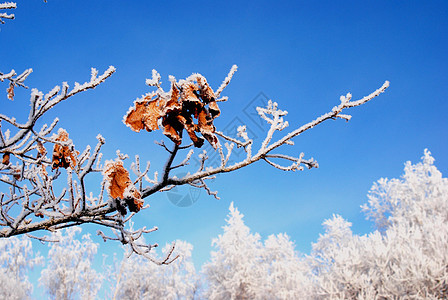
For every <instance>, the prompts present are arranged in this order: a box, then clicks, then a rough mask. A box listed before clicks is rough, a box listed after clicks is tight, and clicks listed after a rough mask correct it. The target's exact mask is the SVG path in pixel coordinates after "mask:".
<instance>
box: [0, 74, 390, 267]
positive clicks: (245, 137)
mask: <svg viewBox="0 0 448 300" xmlns="http://www.w3.org/2000/svg"><path fill="white" fill-rule="evenodd" d="M236 69H237V67H236V66H233V67H232V68H231V70H230V72H229V74H228V75H227V77H226V78H225V79H224V81H223V83H222V84H221V86H220V87H219V88H218V89H217V90H216V92H214V90H213V89H212V88H211V87H210V85H209V84H208V82H207V80H206V78H205V77H204V76H203V75H201V74H197V73H194V74H192V75H191V76H189V77H187V78H186V79H181V80H176V79H175V78H174V77H173V76H170V77H169V81H170V90H169V91H168V92H166V91H164V90H163V86H162V82H161V76H160V74H159V73H157V71H155V70H153V71H152V74H151V75H152V76H151V79H148V80H146V83H147V85H149V86H150V87H153V88H154V89H155V91H153V92H150V93H148V94H146V95H144V96H143V97H142V98H140V99H137V100H136V101H134V103H133V106H131V107H130V109H129V111H128V112H127V113H126V115H125V116H124V118H123V122H124V123H125V124H126V125H127V126H129V127H130V128H131V129H132V130H134V131H141V130H146V131H154V130H157V129H159V126H161V127H163V134H164V135H165V136H166V137H168V139H169V140H170V141H171V142H172V143H173V145H172V147H171V146H169V145H166V144H165V142H164V141H162V142H160V143H158V144H159V145H160V146H161V147H162V148H163V149H164V150H166V151H167V155H168V157H167V160H166V163H165V165H164V167H163V168H162V169H161V170H157V171H155V172H154V175H153V176H152V179H151V178H150V176H149V172H150V167H151V164H150V163H149V162H147V163H146V167H145V168H144V169H142V164H141V162H140V158H139V156H138V155H137V156H136V157H135V161H134V162H133V163H132V164H131V166H130V169H131V170H132V172H133V178H131V174H130V172H129V171H128V170H127V169H126V167H125V166H126V160H127V159H128V156H127V155H125V154H122V153H120V152H119V151H117V157H116V159H114V160H106V161H105V162H104V163H102V162H101V161H102V153H101V148H102V146H103V145H104V144H105V139H104V138H103V137H102V136H101V135H98V136H97V140H98V142H97V144H96V146H95V147H90V146H87V147H86V148H85V149H84V150H82V151H79V150H78V149H77V148H76V147H75V144H74V142H73V141H72V140H71V139H70V138H69V133H68V132H67V131H66V130H64V129H62V128H59V129H58V130H57V132H55V131H56V127H57V123H58V119H55V120H54V121H53V122H52V123H51V124H50V125H47V124H43V125H38V123H39V121H40V119H41V118H42V117H43V116H44V115H45V114H46V113H47V112H48V111H49V110H51V109H52V108H54V107H55V106H56V105H57V104H59V103H61V102H62V101H64V100H66V99H68V98H70V97H72V96H74V95H76V94H78V93H80V92H83V91H86V90H88V89H93V88H95V87H96V86H98V85H99V84H100V83H102V82H104V81H105V80H106V79H107V78H108V77H109V76H111V75H112V74H113V73H114V72H115V68H114V67H109V68H108V69H107V70H106V71H105V72H104V73H103V74H101V75H99V73H98V71H97V70H96V69H92V71H91V78H90V80H89V81H87V82H85V83H84V84H78V83H75V84H74V86H73V87H72V88H70V87H69V85H68V84H67V83H65V82H64V83H63V84H62V85H61V86H56V87H55V88H53V89H52V90H51V91H49V92H48V93H46V94H44V93H42V92H40V91H39V90H37V89H32V91H31V98H30V111H29V114H28V119H27V120H26V121H25V122H23V123H20V122H19V121H17V120H16V119H15V118H14V117H13V116H6V115H4V114H0V155H1V163H0V186H1V187H2V190H1V192H0V226H1V229H0V237H11V236H15V235H21V234H27V235H30V234H31V233H33V232H35V231H41V230H47V231H51V232H52V231H57V230H60V229H63V228H68V227H74V226H78V225H81V224H85V223H92V224H96V225H98V226H100V227H103V228H106V229H109V230H110V232H109V233H105V232H103V231H98V234H99V235H100V236H101V237H102V238H103V239H104V240H115V241H119V242H121V243H123V244H126V245H128V246H129V249H130V250H131V253H137V254H139V255H142V256H144V257H147V258H148V259H150V260H152V261H153V262H155V263H157V264H168V263H170V262H172V261H173V260H174V259H176V258H177V256H176V255H172V254H173V251H174V250H173V249H174V245H173V246H172V248H171V250H170V251H167V256H166V257H164V258H162V259H155V258H154V257H153V255H151V254H150V251H151V249H152V248H154V247H156V246H157V244H156V243H146V242H143V241H144V240H145V239H142V235H144V234H148V233H151V232H153V231H154V230H157V228H152V229H146V228H145V227H143V228H140V229H133V226H132V222H131V220H132V217H133V216H134V215H135V214H137V213H139V212H140V211H141V210H144V209H146V208H147V207H148V205H147V204H146V205H145V203H144V199H145V198H147V197H149V196H150V195H152V194H154V193H155V192H164V191H169V190H170V189H172V188H174V187H175V186H177V185H184V184H188V185H191V186H194V187H197V188H202V189H204V190H205V191H206V192H207V193H208V194H209V195H211V196H214V197H215V198H217V199H219V197H218V195H217V193H218V192H217V191H213V190H212V189H211V188H210V187H209V180H211V179H214V178H215V175H216V174H219V173H227V172H231V171H234V170H237V169H240V168H243V167H245V166H248V165H250V164H252V163H255V162H257V161H259V160H262V161H265V162H266V163H268V164H269V165H271V166H273V167H275V168H277V169H280V170H283V171H296V170H303V169H304V167H306V168H308V169H311V168H317V167H318V164H317V162H315V161H314V160H313V159H312V158H311V159H306V158H305V156H304V154H303V153H301V154H299V155H298V156H296V157H294V156H290V155H285V154H282V153H273V150H275V149H277V148H279V147H280V146H281V145H292V144H293V142H292V139H293V138H294V137H297V136H298V135H300V134H301V133H302V132H304V131H306V130H309V129H311V128H313V127H314V126H316V125H318V124H320V123H322V122H323V121H325V120H328V119H336V118H342V119H345V120H348V119H349V118H350V116H348V115H344V114H342V113H341V112H342V111H344V110H345V109H347V108H351V107H354V106H358V105H362V104H364V103H366V102H368V101H370V100H371V99H373V98H374V97H376V96H378V95H379V94H380V93H381V92H383V91H384V90H385V89H386V87H387V85H388V83H387V82H386V83H385V84H384V85H383V87H382V88H380V89H379V90H377V91H376V92H374V93H372V94H371V95H369V96H367V97H364V98H362V99H360V100H358V101H351V96H350V94H349V95H347V97H341V104H339V105H338V106H336V107H335V108H333V109H332V110H331V111H330V112H328V113H327V114H324V115H322V116H321V117H319V118H317V119H315V120H313V121H311V122H309V123H307V124H305V125H303V126H301V127H298V128H297V129H295V130H292V131H291V132H290V133H287V134H285V135H283V137H281V138H279V139H276V140H275V139H274V138H275V137H276V136H275V134H276V133H277V132H281V131H284V130H285V129H286V128H287V127H288V125H289V124H288V122H287V121H285V120H284V118H285V116H286V115H287V112H286V111H284V110H280V109H279V108H278V105H277V103H275V102H272V101H269V103H268V106H267V107H266V108H257V111H258V114H259V115H260V118H262V119H263V120H265V121H266V122H267V123H268V124H269V126H270V127H269V130H268V131H267V132H266V137H265V139H264V140H263V142H262V143H261V145H260V146H259V148H258V150H257V151H254V148H255V146H256V145H255V144H254V141H253V138H252V137H251V136H250V135H249V133H248V131H247V128H246V126H239V127H238V129H237V132H236V133H235V135H234V136H231V135H227V134H224V133H222V132H220V131H219V130H217V129H216V128H215V125H214V120H215V119H216V118H218V117H219V116H220V115H221V109H220V107H219V106H218V102H222V101H224V100H227V98H226V97H222V98H220V99H218V97H220V94H221V93H222V91H223V90H224V88H225V87H226V86H227V85H228V84H229V83H230V80H231V78H232V76H233V75H234V73H235V72H236ZM30 73H31V69H30V70H27V71H25V72H24V73H22V74H21V75H19V76H16V74H15V72H14V71H12V72H10V73H8V74H1V77H0V80H2V81H3V80H8V81H9V82H10V86H11V84H12V87H14V86H24V85H23V81H24V80H25V78H26V77H27V76H28V75H29V74H30ZM11 98H12V97H11ZM2 125H3V127H2ZM5 129H6V130H5ZM184 130H185V131H186V133H187V135H185V134H184ZM187 139H188V140H191V142H189V141H186V140H187ZM205 143H208V144H210V145H211V147H212V148H213V149H212V150H211V151H216V155H215V157H218V160H219V161H218V164H217V165H216V164H214V163H213V161H212V160H211V159H210V157H213V156H214V155H213V154H214V153H212V152H209V153H207V151H206V150H203V149H201V150H200V152H199V153H196V154H195V151H196V150H195V149H194V148H193V146H194V147H195V148H202V147H203V145H204V144H205ZM235 146H236V147H237V148H242V149H243V150H244V151H245V153H246V155H245V158H244V159H242V160H240V161H236V162H235V160H234V159H233V149H234V148H235ZM185 150H188V151H185ZM196 156H197V157H198V158H199V164H198V165H193V164H191V161H192V158H194V157H196ZM49 169H51V171H49ZM178 169H183V170H185V169H190V170H189V172H185V173H187V174H186V175H185V176H183V177H181V178H178V177H176V176H174V175H173V174H172V172H173V170H178ZM95 173H96V174H98V173H101V174H102V176H103V178H102V180H97V182H96V183H97V187H98V188H97V193H98V194H97V195H96V196H95V195H93V192H92V191H90V190H89V189H91V186H92V185H93V184H94V183H95V180H90V178H94V177H93V176H90V175H91V174H95ZM159 174H160V176H159ZM61 183H62V184H61ZM87 183H89V184H88V185H87ZM61 186H62V187H61ZM128 213H129V214H128ZM111 233H112V234H111ZM33 236H34V235H33ZM36 237H37V236H36ZM37 238H38V239H40V240H46V239H45V238H42V237H37Z"/></svg>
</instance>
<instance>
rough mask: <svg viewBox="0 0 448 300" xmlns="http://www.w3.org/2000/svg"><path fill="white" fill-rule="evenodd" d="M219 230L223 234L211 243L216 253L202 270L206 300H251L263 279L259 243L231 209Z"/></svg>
mask: <svg viewBox="0 0 448 300" xmlns="http://www.w3.org/2000/svg"><path fill="white" fill-rule="evenodd" d="M229 210H230V213H229V215H228V218H227V220H226V222H227V225H225V226H224V227H223V229H224V233H223V234H222V235H219V236H218V237H217V238H215V239H213V241H212V245H215V246H216V248H217V250H216V251H212V252H211V261H210V262H209V263H207V264H205V265H204V266H203V273H204V275H205V278H206V287H205V298H207V299H253V298H254V297H255V296H256V295H257V292H258V291H259V290H260V288H261V283H262V282H261V278H262V277H263V276H266V273H265V272H264V270H263V268H262V267H261V265H260V262H261V251H262V246H263V245H262V243H261V242H260V235H259V234H252V233H251V232H250V229H249V227H247V226H246V225H245V224H244V221H243V216H244V215H243V214H241V213H240V212H239V211H238V209H237V208H235V207H234V206H233V202H232V203H231V204H230V207H229Z"/></svg>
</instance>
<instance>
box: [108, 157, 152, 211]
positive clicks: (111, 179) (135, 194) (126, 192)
mask: <svg viewBox="0 0 448 300" xmlns="http://www.w3.org/2000/svg"><path fill="white" fill-rule="evenodd" d="M103 175H104V180H105V181H106V188H107V191H108V193H109V195H110V196H111V197H112V198H114V199H117V198H119V199H123V200H125V201H126V204H127V205H128V207H129V210H130V211H131V212H138V211H140V209H141V208H142V207H143V204H144V201H143V199H142V197H141V194H140V192H139V191H138V190H137V189H136V188H135V186H134V184H133V183H132V181H131V179H130V177H129V172H128V170H126V169H125V168H124V167H123V162H122V161H121V160H117V161H108V162H106V165H105V166H104V171H103Z"/></svg>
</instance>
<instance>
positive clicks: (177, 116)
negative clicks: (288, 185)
mask: <svg viewBox="0 0 448 300" xmlns="http://www.w3.org/2000/svg"><path fill="white" fill-rule="evenodd" d="M236 70H237V67H236V66H233V67H232V68H231V70H230V72H229V74H228V75H227V77H226V78H225V80H224V81H223V83H222V85H221V86H220V87H219V88H218V89H217V90H216V92H213V90H212V89H211V88H210V86H209V85H208V83H207V80H206V79H205V77H204V76H202V75H200V74H192V75H191V76H189V77H188V78H186V79H185V80H178V81H177V80H176V79H175V78H174V77H173V76H170V82H171V89H170V91H168V92H165V91H164V90H163V89H162V85H161V76H160V74H159V73H157V71H155V70H153V71H152V79H148V80H147V81H146V83H147V84H148V85H149V86H153V87H156V88H157V90H156V91H153V92H150V93H148V94H146V95H144V96H143V97H142V98H140V99H137V100H135V101H134V105H133V106H132V107H130V109H129V111H128V112H127V114H126V115H125V116H124V118H123V122H124V123H125V124H126V125H127V126H129V127H130V128H131V129H132V130H134V131H137V132H138V131H141V130H143V129H145V130H147V131H153V130H157V129H159V125H162V126H163V133H164V134H165V135H166V136H167V137H168V138H169V139H170V140H171V141H172V142H173V143H174V148H173V149H172V150H169V149H168V147H167V146H166V145H165V143H163V142H162V143H159V145H161V146H162V147H163V148H164V149H165V150H166V151H167V152H168V153H169V156H168V160H167V163H166V165H165V168H164V169H163V170H162V174H163V175H162V178H161V179H160V180H158V181H157V180H156V181H155V182H154V181H152V182H150V183H152V185H150V186H147V187H144V188H143V189H142V191H141V196H142V198H146V197H148V196H150V195H152V194H153V193H155V192H158V191H166V190H167V189H171V188H173V187H174V186H176V185H184V184H190V185H193V186H195V187H201V188H204V189H205V190H206V191H207V193H208V194H209V195H213V196H215V197H217V195H216V192H211V190H210V189H209V187H208V186H207V184H206V183H205V180H207V179H210V178H211V177H212V176H213V175H216V174H219V173H227V172H231V171H234V170H237V169H240V168H243V167H245V166H248V165H250V164H252V163H255V162H256V161H259V160H263V161H265V162H266V163H268V164H269V165H271V166H273V167H275V168H277V169H280V170H283V171H296V170H303V169H304V167H306V168H308V169H311V168H317V167H318V163H317V162H316V161H315V160H314V159H313V158H310V159H305V158H304V154H303V153H301V154H300V155H298V156H297V157H292V156H289V155H284V154H281V153H272V152H273V150H276V149H277V148H279V147H280V146H282V145H293V144H294V142H293V139H294V138H295V137H297V136H299V135H300V134H302V133H303V132H305V131H307V130H309V129H311V128H313V127H315V126H317V125H319V124H320V123H322V122H324V121H326V120H330V119H337V118H341V119H344V120H347V121H348V120H350V118H351V116H350V115H347V114H342V112H343V111H345V110H346V109H348V108H352V107H355V106H359V105H362V104H365V103H367V102H368V101H370V100H372V99H373V98H375V97H376V96H378V95H380V94H381V93H382V92H384V90H385V89H386V88H387V87H388V86H389V82H387V81H386V82H385V83H384V84H383V86H382V87H381V88H379V89H378V90H376V91H375V92H373V93H372V94H370V95H368V96H366V97H364V98H362V99H360V100H357V101H351V94H347V96H341V97H340V100H341V102H340V104H339V105H337V106H335V107H334V108H333V109H332V110H331V111H329V112H328V113H326V114H323V115H322V116H320V117H318V118H316V119H314V120H312V121H310V122H308V123H306V124H304V125H302V126H300V127H297V129H295V130H292V131H290V132H289V133H287V134H285V135H283V137H281V138H279V139H277V140H274V141H273V139H274V135H275V133H277V132H281V131H283V130H285V129H286V128H287V127H288V126H289V123H288V121H285V120H284V117H285V116H286V115H287V113H288V112H287V111H284V110H281V109H279V108H278V104H277V103H276V102H272V101H271V100H270V101H269V102H268V105H267V107H265V108H261V107H258V108H257V112H258V114H259V116H260V118H262V119H263V120H265V121H266V122H267V123H268V124H269V126H270V127H269V129H268V131H267V132H266V136H265V138H264V140H263V142H262V143H261V146H260V147H259V149H258V150H257V151H256V152H255V151H253V147H254V141H253V139H252V138H251V137H250V136H249V133H248V132H247V129H246V126H239V127H238V129H237V132H236V135H237V136H236V137H232V136H228V135H226V134H224V133H222V132H220V131H219V130H217V129H216V128H215V126H214V125H213V121H214V119H215V118H217V117H218V116H219V115H220V114H221V110H220V108H219V107H218V104H217V102H219V101H218V100H217V98H218V97H219V95H220V94H221V92H222V90H223V89H224V88H225V87H226V86H227V85H228V84H229V82H230V80H231V78H232V77H233V75H234V73H235V72H236ZM184 130H185V131H186V132H187V133H188V137H189V138H190V140H191V141H192V142H193V145H194V146H195V147H197V148H201V147H202V146H203V144H204V140H206V141H208V142H209V144H210V145H211V146H212V147H213V148H214V149H215V151H217V152H218V155H219V158H220V164H219V165H218V166H214V165H212V164H211V163H210V162H209V156H208V155H207V153H206V152H202V153H200V154H199V156H198V158H199V168H198V169H197V170H196V171H194V172H188V174H187V175H185V176H184V177H182V178H177V177H174V176H171V175H170V172H171V170H173V169H174V168H180V167H187V165H188V161H189V160H190V158H191V157H192V156H193V155H194V153H193V150H191V149H190V151H189V152H188V154H187V155H186V158H185V159H184V160H183V161H181V162H180V163H178V164H177V165H175V166H174V167H172V164H173V162H174V160H175V159H176V155H177V154H178V153H179V151H180V150H183V148H189V147H190V146H191V145H189V146H187V147H183V146H181V145H182V142H183V138H182V133H183V131H184ZM223 144H224V146H225V149H224V148H223ZM235 145H236V147H238V148H243V149H244V151H245V152H246V157H245V159H243V160H241V161H239V162H235V163H233V164H229V161H231V160H230V158H231V155H232V150H233V148H234V146H235ZM254 153H255V154H254ZM284 163H286V165H284Z"/></svg>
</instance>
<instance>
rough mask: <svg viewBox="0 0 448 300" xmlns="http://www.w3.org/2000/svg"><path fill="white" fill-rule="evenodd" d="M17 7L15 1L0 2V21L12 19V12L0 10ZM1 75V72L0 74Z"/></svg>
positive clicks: (2, 22) (3, 22)
mask: <svg viewBox="0 0 448 300" xmlns="http://www.w3.org/2000/svg"><path fill="white" fill-rule="evenodd" d="M14 8H17V4H16V3H15V2H4V3H0V23H1V24H5V21H4V20H3V19H10V20H12V19H14V17H15V16H14V14H8V13H7V12H2V10H4V9H14ZM0 76H1V74H0Z"/></svg>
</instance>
